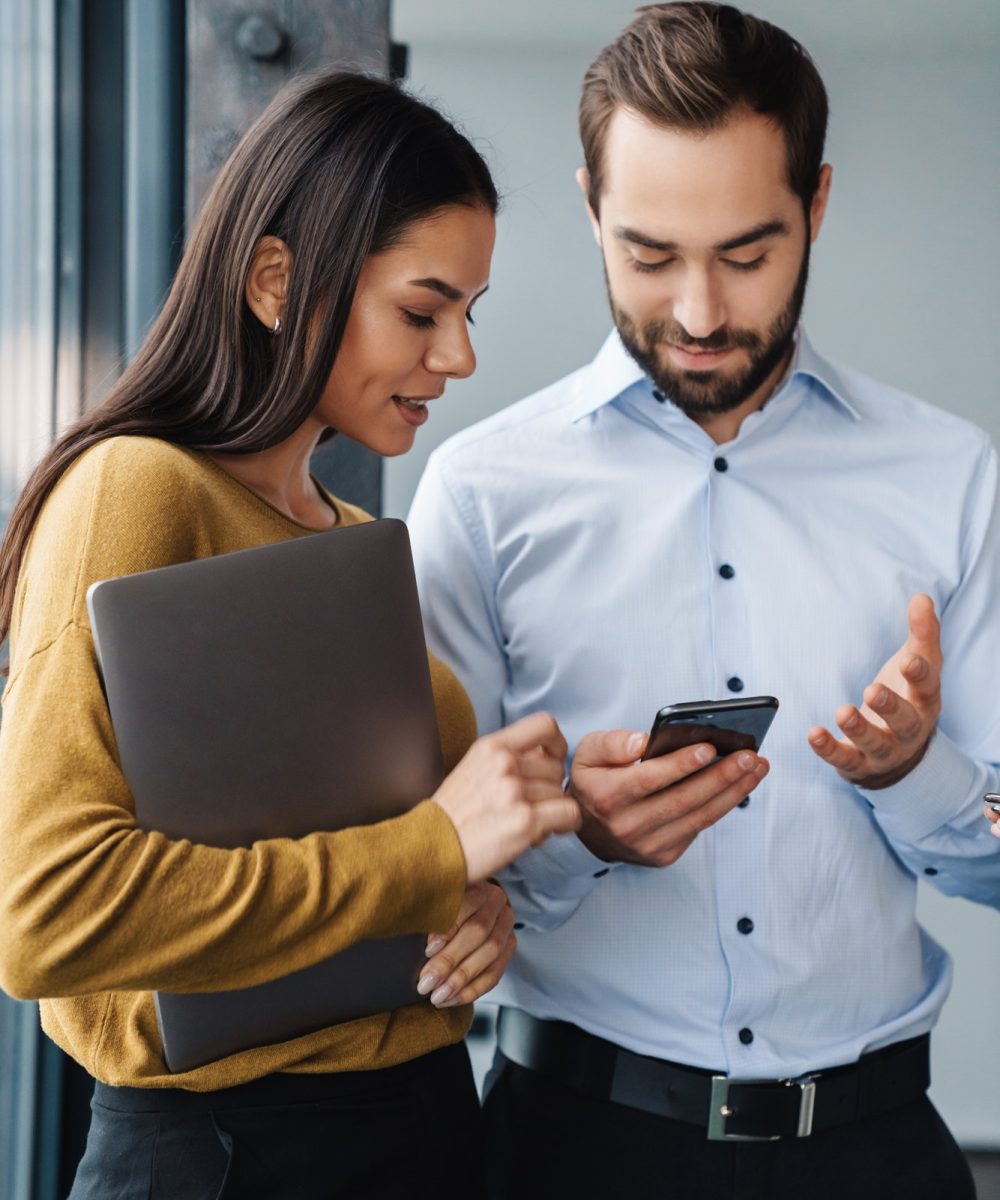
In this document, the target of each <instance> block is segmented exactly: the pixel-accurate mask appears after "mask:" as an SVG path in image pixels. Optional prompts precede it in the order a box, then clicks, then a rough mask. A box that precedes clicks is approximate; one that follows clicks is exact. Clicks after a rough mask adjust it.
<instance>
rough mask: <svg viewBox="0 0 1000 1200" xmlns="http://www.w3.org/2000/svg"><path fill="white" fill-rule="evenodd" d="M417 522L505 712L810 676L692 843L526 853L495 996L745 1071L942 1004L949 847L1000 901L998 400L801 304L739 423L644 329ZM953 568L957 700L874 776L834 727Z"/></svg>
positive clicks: (846, 1057)
mask: <svg viewBox="0 0 1000 1200" xmlns="http://www.w3.org/2000/svg"><path fill="white" fill-rule="evenodd" d="M409 522H410V530H411V535H412V539H413V548H414V556H415V560H416V565H417V574H418V580H419V584H420V590H421V599H422V604H423V607H424V614H425V619H426V622H427V634H428V640H429V644H430V647H431V649H432V650H433V651H434V653H436V654H438V655H439V656H440V657H441V658H443V659H445V661H447V662H449V663H450V664H451V665H452V667H453V668H454V669H455V671H456V672H457V673H458V676H459V678H460V679H461V680H462V682H463V683H464V685H465V687H466V688H467V689H468V691H469V693H470V695H471V696H472V699H473V703H474V705H475V708H476V712H477V714H478V718H479V725H480V732H482V733H485V732H488V731H490V730H494V729H497V728H499V727H501V726H503V725H505V724H509V723H510V722H512V721H515V720H517V719H518V718H519V717H522V716H524V715H525V714H527V713H531V712H534V711H536V710H538V709H545V710H548V711H550V712H551V713H553V714H554V715H555V717H556V718H557V719H558V721H559V723H560V725H561V726H562V728H563V731H564V732H565V734H566V737H567V739H568V741H569V744H570V748H571V752H572V749H573V748H574V747H575V745H576V744H577V743H578V742H579V739H580V738H581V737H582V735H583V734H585V733H586V732H588V731H589V730H593V729H607V728H617V727H622V728H627V729H635V730H647V729H648V728H649V726H650V723H651V721H652V718H653V715H654V714H655V712H656V711H657V709H659V708H661V707H662V706H663V705H665V704H671V703H676V702H679V701H687V700H701V699H717V698H726V697H731V696H733V694H734V690H733V689H734V688H736V687H738V686H739V684H740V683H742V693H743V694H744V695H746V696H752V695H758V694H770V695H774V696H777V697H778V699H779V701H780V705H781V707H780V709H779V711H778V714H777V717H776V719H775V722H774V724H773V726H772V727H771V731H770V733H769V734H768V737H767V741H766V743H765V745H764V748H763V749H764V753H765V754H766V755H767V757H768V758H769V759H770V762H771V773H770V775H769V776H768V777H767V778H766V779H765V780H764V782H763V783H762V784H761V786H760V787H759V788H758V789H757V791H755V792H754V794H753V796H752V797H751V799H750V802H749V804H748V805H747V806H746V807H745V808H736V809H734V810H733V811H732V812H731V813H729V814H728V815H727V816H726V817H724V818H723V819H722V820H721V821H720V822H719V823H718V824H717V825H716V826H714V827H713V828H712V829H710V830H708V831H707V832H705V833H703V834H702V835H701V836H700V837H699V838H698V839H697V840H696V841H695V843H694V844H693V845H692V847H691V848H690V849H689V850H688V851H687V853H686V854H684V856H683V857H682V858H681V859H680V860H679V861H678V862H677V863H676V864H675V865H674V866H671V867H667V868H664V869H662V870H653V869H648V868H642V867H636V866H631V865H621V864H619V865H615V866H612V867H611V869H610V870H606V869H605V868H606V867H607V865H608V864H606V863H604V862H602V861H601V860H599V859H598V858H596V857H595V856H594V855H592V854H591V853H590V852H589V851H588V850H587V849H586V847H584V846H583V844H582V843H581V842H580V841H579V839H578V838H576V837H575V836H571V837H562V838H557V839H551V840H550V841H549V842H547V843H546V844H545V845H543V846H541V847H539V848H538V849H536V850H532V851H529V852H528V854H526V855H524V856H523V857H522V858H521V859H519V860H518V862H517V863H516V864H515V865H514V866H513V867H512V868H511V869H510V870H509V871H508V872H507V873H506V875H505V877H504V882H505V884H506V886H507V889H508V892H509V894H510V897H511V902H512V904H513V906H514V909H515V911H516V913H517V916H518V919H519V921H521V922H523V923H524V925H525V928H524V929H523V930H521V932H520V933H519V935H518V937H519V946H518V951H517V954H516V956H515V958H514V961H513V963H512V965H511V966H510V968H509V969H508V971H507V974H506V977H505V979H504V980H503V982H502V983H501V985H500V987H499V988H498V989H497V991H496V992H494V993H493V994H492V995H491V999H497V1000H498V1001H500V1002H501V1003H506V1004H513V1005H517V1006H518V1007H521V1008H523V1009H525V1010H527V1011H528V1012H531V1013H533V1014H535V1015H536V1016H538V1017H550V1018H557V1019H561V1020H566V1021H572V1022H573V1023H574V1024H576V1025H578V1026H580V1027H581V1028H583V1029H586V1030H589V1031H591V1032H592V1033H595V1034H598V1035H599V1036H601V1037H604V1038H609V1039H611V1040H612V1041H614V1042H617V1043H618V1044H619V1045H623V1046H627V1047H628V1048H630V1049H632V1050H635V1051H637V1052H639V1053H641V1054H650V1055H655V1056H658V1057H660V1058H666V1059H671V1060H674V1061H676V1062H682V1063H688V1064H693V1065H696V1066H699V1067H707V1068H711V1069H714V1070H722V1071H725V1072H727V1073H729V1074H731V1075H734V1076H743V1077H747V1076H757V1077H764V1078H770V1077H785V1076H796V1075H799V1074H801V1073H803V1072H806V1071H809V1070H811V1069H818V1068H821V1067H823V1066H833V1065H836V1064H839V1063H845V1062H850V1061H853V1060H855V1059H857V1057H858V1056H859V1055H860V1054H862V1053H864V1052H866V1051H869V1050H873V1049H877V1048H879V1047H881V1046H885V1045H887V1044H889V1043H892V1042H895V1041H898V1040H901V1039H903V1038H908V1037H913V1036H915V1035H917V1034H920V1033H923V1032H925V1031H926V1030H928V1029H930V1028H931V1026H932V1025H933V1024H934V1022H935V1019H936V1018H937V1015H938V1012H939V1010H940V1008H941V1005H942V1004H943V1002H944V999H945V997H946V995H947V992H948V988H949V985H950V977H951V964H950V960H949V957H948V955H947V954H946V953H945V951H944V950H943V949H942V948H941V947H940V946H939V945H937V944H936V943H935V942H934V940H933V939H932V938H930V937H929V936H928V935H927V934H926V933H925V932H924V931H923V930H922V929H921V928H920V927H919V926H918V924H917V922H916V919H915V916H914V905H915V901H916V891H917V879H918V878H923V879H926V880H927V881H928V882H930V883H931V884H933V885H934V886H935V887H938V888H939V889H941V890H942V891H944V892H947V893H949V894H956V895H962V896H966V897H969V898H970V899H972V900H976V901H980V902H982V903H985V904H991V905H995V906H998V907H1000V840H998V839H997V838H995V837H991V836H990V835H989V832H988V826H987V822H986V821H985V820H984V819H983V816H982V799H981V798H982V795H983V792H984V791H987V790H991V791H995V790H1000V772H998V769H997V763H998V761H1000V512H998V483H997V459H996V455H995V453H994V451H993V449H992V447H991V445H990V443H989V440H988V438H987V437H986V435H985V434H984V433H983V432H982V431H981V430H979V429H977V428H975V427H974V426H972V425H970V424H968V423H967V422H966V421H964V420H961V419H959V418H958V417H955V416H952V415H950V414H948V413H945V412H942V411H940V410H938V409H936V408H932V407H930V406H929V405H926V404H924V403H921V402H920V401H918V400H914V399H913V398H911V397H909V396H906V395H903V394H901V393H900V392H898V391H895V390H894V389H892V388H890V387H886V386H884V385H881V384H878V383H875V382H873V381H871V380H869V379H867V378H865V377H864V376H862V375H860V374H857V373H856V372H854V371H849V370H844V369H841V368H839V367H838V368H834V367H833V366H831V365H830V364H828V363H827V362H825V361H824V360H823V359H821V358H820V357H819V356H818V355H817V354H816V353H815V352H814V351H813V350H812V348H811V347H810V345H809V343H808V342H807V340H806V339H805V336H804V335H800V337H799V340H798V345H797V349H796V355H795V359H794V360H793V363H792V367H791V369H790V371H789V373H788V375H787V376H786V378H785V381H784V383H783V384H782V385H781V387H780V388H779V389H778V391H777V392H776V393H775V395H774V396H773V397H772V398H771V400H770V401H769V402H768V403H767V404H766V405H765V407H764V408H763V410H761V411H760V412H758V413H754V414H753V415H751V416H749V417H747V418H746V420H745V421H744V422H743V425H742V428H741V429H740V432H739V434H738V436H737V437H736V438H735V439H734V440H733V441H731V442H728V443H726V444H724V445H716V444H715V443H714V442H713V441H712V440H711V439H710V438H709V437H708V435H707V434H706V433H705V432H704V431H703V430H702V429H701V428H699V426H698V425H697V424H695V423H694V422H693V421H691V420H690V419H689V418H687V417H686V416H685V415H684V414H683V413H682V412H681V411H680V410H679V409H677V408H675V407H674V406H673V405H671V404H670V403H662V402H658V401H657V399H656V398H655V397H654V394H653V390H652V387H651V385H650V383H649V380H648V379H647V378H646V377H645V376H644V375H643V374H642V372H641V370H640V369H639V367H638V366H637V365H636V364H635V363H634V362H633V360H632V359H631V358H630V357H629V356H628V355H627V353H626V352H625V350H624V349H623V347H622V345H621V343H620V341H619V340H618V338H617V335H612V336H611V337H610V338H609V339H608V341H607V342H606V343H605V345H604V347H603V348H602V349H601V351H600V353H599V354H598V356H597V358H596V359H595V360H594V361H593V362H592V363H591V364H590V365H589V366H586V367H584V368H583V369H582V370H579V371H577V372H575V373H574V374H572V375H570V376H568V377H567V378H565V379H563V380H561V381H560V382H559V383H557V384H555V385H553V386H552V387H549V388H547V389H545V390H544V391H542V392H539V393H538V394H537V395H534V396H532V397H530V398H528V399H527V400H524V401H522V402H521V403H519V404H515V405H514V406H513V407H511V408H509V409H507V410H506V411H504V412H501V413H499V414H497V415H496V416H494V417H492V418H490V419H488V420H486V421H484V422H482V423H480V424H478V425H476V426H475V427H473V428H471V429H468V430H466V431H465V432H463V433H461V434H459V435H458V436H456V437H454V438H452V439H451V440H450V441H448V442H447V443H446V444H445V445H444V446H442V447H441V448H439V449H438V450H437V451H436V452H435V453H434V455H433V456H432V458H431V460H430V464H429V466H428V468H427V472H426V474H425V476H424V478H423V480H422V482H421V485H420V488H419V490H418V492H417V495H416V498H415V500H414V504H413V508H412V511H411V513H410V517H409ZM724 564H728V565H729V566H730V567H731V568H732V573H730V572H729V571H726V572H725V573H724V574H721V573H720V567H722V566H723V565H724ZM921 591H922V592H927V593H929V595H930V596H932V597H933V599H934V601H935V604H936V607H937V611H938V612H939V613H940V614H941V616H942V634H943V650H944V659H945V667H944V676H943V691H944V698H943V711H942V715H941V720H940V724H939V728H938V730H937V733H936V734H935V736H934V738H933V740H932V742H931V745H930V748H929V750H928V752H927V754H926V756H925V758H924V759H923V761H922V762H921V763H920V765H919V766H918V767H917V768H916V769H915V770H914V771H912V772H911V774H910V775H908V776H907V778H906V779H905V780H903V781H902V782H901V783H898V784H897V785H895V786H894V787H891V788H887V789H884V790H880V791H873V792H864V791H860V790H859V789H857V788H855V787H853V786H852V785H851V784H848V783H846V782H844V781H843V780H842V779H840V778H839V776H838V775H837V774H836V773H835V772H834V771H833V770H832V769H831V768H830V767H828V766H827V765H826V764H824V763H823V762H821V761H820V760H819V759H818V758H817V757H816V756H815V755H814V753H813V752H812V750H811V749H810V748H809V745H808V743H807V741H806V734H807V732H808V730H809V729H810V728H811V727H812V726H813V725H817V724H822V725H826V726H828V727H831V728H834V729H835V726H834V725H833V714H834V711H835V709H836V708H837V706H838V705H840V704H842V703H847V702H855V703H860V701H861V692H862V689H863V688H864V687H865V685H866V684H868V683H869V682H870V681H871V680H872V679H873V678H874V676H875V674H876V673H877V671H878V670H879V668H880V667H881V665H882V663H883V662H884V661H885V660H886V659H887V658H888V657H889V656H890V655H891V654H893V653H894V652H895V651H896V650H897V649H898V648H899V646H900V645H901V644H902V643H903V641H904V640H905V638H906V634H907V627H906V609H907V603H908V601H909V599H910V597H911V596H912V595H913V594H914V593H915V592H921ZM731 681H734V682H731ZM744 917H749V918H750V920H751V921H752V930H751V931H750V932H749V933H742V932H740V929H739V928H738V922H740V921H741V918H744ZM743 928H747V923H746V922H743ZM998 943H1000V933H998Z"/></svg>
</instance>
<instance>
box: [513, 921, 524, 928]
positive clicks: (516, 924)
mask: <svg viewBox="0 0 1000 1200" xmlns="http://www.w3.org/2000/svg"><path fill="white" fill-rule="evenodd" d="M514 928H515V929H523V928H524V922H523V921H515V922H514Z"/></svg>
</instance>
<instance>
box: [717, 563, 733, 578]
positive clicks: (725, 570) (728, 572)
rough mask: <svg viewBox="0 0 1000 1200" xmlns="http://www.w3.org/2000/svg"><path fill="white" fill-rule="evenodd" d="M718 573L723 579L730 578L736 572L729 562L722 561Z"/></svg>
mask: <svg viewBox="0 0 1000 1200" xmlns="http://www.w3.org/2000/svg"><path fill="white" fill-rule="evenodd" d="M719 574H720V575H721V576H722V578H723V579H732V577H733V576H734V575H735V574H736V572H735V571H734V570H733V568H732V567H731V566H730V565H729V563H723V564H722V566H721V567H719Z"/></svg>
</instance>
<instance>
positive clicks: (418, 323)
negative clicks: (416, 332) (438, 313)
mask: <svg viewBox="0 0 1000 1200" xmlns="http://www.w3.org/2000/svg"><path fill="white" fill-rule="evenodd" d="M403 319H404V320H405V321H406V323H407V325H413V326H414V327H415V328H416V329H433V327H434V318H433V317H427V316H424V315H423V314H422V313H415V312H410V310H409V309H408V308H404V309H403Z"/></svg>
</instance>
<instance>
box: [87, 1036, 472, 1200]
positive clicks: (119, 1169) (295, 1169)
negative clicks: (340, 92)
mask: <svg viewBox="0 0 1000 1200" xmlns="http://www.w3.org/2000/svg"><path fill="white" fill-rule="evenodd" d="M91 1110H92V1117H91V1124H90V1132H89V1134H88V1137H87V1149H86V1151H85V1153H84V1156H83V1159H82V1161H81V1163H80V1166H79V1168H78V1170H77V1174H76V1179H75V1181H74V1183H73V1188H72V1191H71V1192H70V1197H69V1200H112V1198H113V1200H133V1197H134V1198H135V1200H161V1198H163V1200H216V1197H219V1198H230V1197H248V1198H251V1200H257V1198H259V1200H270V1198H272V1197H273V1198H275V1200H276V1198H278V1197H281V1198H283V1200H284V1198H290V1200H321V1198H322V1200H328V1198H330V1200H332V1198H333V1197H337V1198H338V1200H339V1198H340V1197H345V1198H346V1197H350V1198H352V1200H368V1198H369V1197H370V1198H371V1200H397V1198H399V1200H403V1198H410V1197H421V1196H428V1197H430V1196H440V1195H442V1194H450V1195H452V1196H461V1197H463V1198H465V1197H470V1198H471V1197H475V1198H476V1200H479V1198H480V1197H482V1196H483V1195H484V1194H485V1187H484V1183H483V1175H482V1135H481V1129H480V1114H479V1100H478V1097H477V1096H476V1089H475V1084H474V1082H473V1078H472V1070H471V1068H470V1066H469V1056H468V1053H467V1052H466V1049H465V1046H464V1044H459V1045H457V1046H446V1047H444V1048H443V1049H441V1050H436V1051H434V1052H433V1053H432V1054H426V1055H424V1056H422V1057H421V1058H417V1059H414V1060H413V1061H412V1062H408V1063H402V1064H400V1065H399V1066H396V1067H387V1068H385V1069H384V1070H381V1071H350V1072H344V1073H343V1074H328V1075H288V1074H279V1075H270V1076H267V1077H266V1078H264V1079H258V1080H255V1081H254V1082H252V1083H245V1084H241V1085H239V1086H238V1087H232V1088H225V1089H223V1090H221V1091H216V1092H187V1091H183V1090H182V1089H180V1088H167V1089H161V1088H118V1087H108V1086H107V1085H106V1084H102V1083H98V1084H96V1086H95V1088H94V1098H93V1101H92V1103H91Z"/></svg>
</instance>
